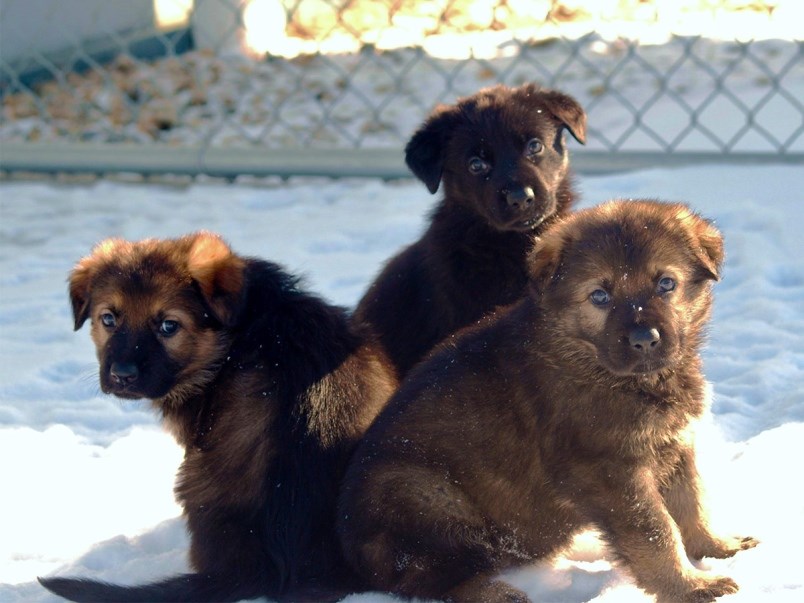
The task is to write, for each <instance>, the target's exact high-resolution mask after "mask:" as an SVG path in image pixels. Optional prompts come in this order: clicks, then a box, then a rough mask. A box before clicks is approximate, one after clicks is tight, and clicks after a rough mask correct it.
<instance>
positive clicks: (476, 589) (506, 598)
mask: <svg viewBox="0 0 804 603" xmlns="http://www.w3.org/2000/svg"><path fill="white" fill-rule="evenodd" d="M444 599H445V600H446V601H450V602H451V603H461V602H464V601H465V602H467V603H470V602H481V603H530V598H529V597H528V595H526V594H525V593H524V592H522V591H521V590H519V589H517V588H514V587H513V586H511V585H510V584H506V583H505V582H502V581H500V580H495V579H494V578H493V575H489V574H480V575H478V576H474V577H473V578H470V579H469V580H466V581H465V582H462V583H461V584H459V585H458V586H456V587H455V588H453V589H451V590H450V591H449V592H448V593H447V594H446V595H445V596H444Z"/></svg>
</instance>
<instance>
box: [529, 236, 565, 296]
mask: <svg viewBox="0 0 804 603" xmlns="http://www.w3.org/2000/svg"><path fill="white" fill-rule="evenodd" d="M554 229H555V227H554ZM565 244H566V243H565V241H564V237H563V236H562V235H561V234H560V233H558V232H555V230H553V231H549V232H547V233H546V234H545V235H544V236H542V237H541V238H537V239H536V243H535V245H534V246H533V250H532V251H531V252H530V255H529V256H528V274H529V276H530V291H531V293H532V294H533V295H536V296H537V297H539V296H541V295H542V294H543V293H544V292H545V290H546V289H547V287H548V286H549V285H550V281H552V280H553V277H554V276H555V275H556V272H558V269H559V267H560V266H561V258H562V256H563V254H564V245H565Z"/></svg>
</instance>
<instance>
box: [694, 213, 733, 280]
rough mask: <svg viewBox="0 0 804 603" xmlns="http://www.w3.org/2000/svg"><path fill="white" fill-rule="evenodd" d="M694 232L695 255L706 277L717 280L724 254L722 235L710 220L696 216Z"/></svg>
mask: <svg viewBox="0 0 804 603" xmlns="http://www.w3.org/2000/svg"><path fill="white" fill-rule="evenodd" d="M695 234H696V238H697V240H698V249H696V250H695V252H696V256H697V257H698V259H699V260H700V261H701V265H702V266H703V268H704V271H705V274H706V277H707V278H711V279H713V280H716V281H719V280H720V269H721V268H722V266H723V260H724V259H725V256H726V253H725V251H724V249H723V235H721V234H720V231H719V230H718V229H717V228H715V227H714V225H713V224H712V223H711V222H710V221H708V220H705V219H704V218H701V217H698V216H696V220H695Z"/></svg>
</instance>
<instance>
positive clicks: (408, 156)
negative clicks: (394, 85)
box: [405, 105, 460, 193]
mask: <svg viewBox="0 0 804 603" xmlns="http://www.w3.org/2000/svg"><path fill="white" fill-rule="evenodd" d="M459 120H460V110H459V109H458V108H457V107H456V106H454V105H439V106H437V107H436V108H435V110H434V111H433V112H432V113H431V114H430V117H429V118H427V121H425V122H424V124H422V126H421V127H420V128H419V129H418V130H417V131H416V133H415V134H414V135H413V137H412V138H411V139H410V141H408V144H407V146H406V147H405V163H407V164H408V167H409V168H410V171H411V172H413V174H414V175H415V176H416V177H417V178H418V179H419V180H421V181H422V182H424V183H425V184H426V185H427V190H428V191H430V193H435V192H436V191H437V190H438V185H439V183H440V182H441V174H442V172H443V171H444V154H445V152H446V148H447V140H448V139H449V135H450V133H451V131H452V130H453V128H454V127H455V126H456V125H457V124H458V121H459Z"/></svg>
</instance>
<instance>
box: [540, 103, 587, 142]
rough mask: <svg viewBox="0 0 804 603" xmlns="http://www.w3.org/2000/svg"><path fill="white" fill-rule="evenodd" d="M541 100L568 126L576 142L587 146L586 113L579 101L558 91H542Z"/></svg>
mask: <svg viewBox="0 0 804 603" xmlns="http://www.w3.org/2000/svg"><path fill="white" fill-rule="evenodd" d="M540 99H541V101H542V102H543V103H544V106H545V107H546V108H547V110H548V111H550V113H552V114H553V116H555V118H556V119H558V120H559V121H560V122H561V123H562V124H564V125H565V126H566V128H567V129H568V130H569V131H570V134H572V136H573V137H574V138H575V140H577V141H578V142H580V143H581V144H586V111H584V110H583V107H581V105H580V104H579V103H578V101H576V100H575V99H574V98H572V97H571V96H569V95H567V94H564V93H563V92H558V91H556V90H542V91H541V93H540Z"/></svg>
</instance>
